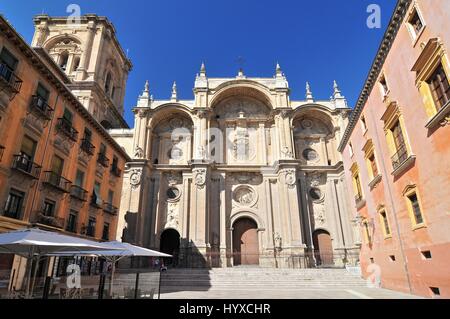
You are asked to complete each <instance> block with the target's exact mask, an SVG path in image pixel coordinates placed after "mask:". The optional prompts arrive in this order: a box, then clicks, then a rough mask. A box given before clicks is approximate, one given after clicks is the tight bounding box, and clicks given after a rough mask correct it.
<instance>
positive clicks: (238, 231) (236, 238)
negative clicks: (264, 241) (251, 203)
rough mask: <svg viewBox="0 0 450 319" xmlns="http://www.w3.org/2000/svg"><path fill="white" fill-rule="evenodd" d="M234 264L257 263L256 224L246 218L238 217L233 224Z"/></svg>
mask: <svg viewBox="0 0 450 319" xmlns="http://www.w3.org/2000/svg"><path fill="white" fill-rule="evenodd" d="M233 229H234V231H233V252H234V265H236V266H237V265H258V264H259V243H258V226H257V225H256V223H255V222H254V221H253V220H251V219H248V218H243V219H239V220H238V221H236V222H235V223H234V226H233Z"/></svg>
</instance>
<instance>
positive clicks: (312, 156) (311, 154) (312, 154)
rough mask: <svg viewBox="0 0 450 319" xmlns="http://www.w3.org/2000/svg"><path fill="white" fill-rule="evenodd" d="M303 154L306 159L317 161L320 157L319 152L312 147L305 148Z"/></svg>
mask: <svg viewBox="0 0 450 319" xmlns="http://www.w3.org/2000/svg"><path fill="white" fill-rule="evenodd" d="M302 155H303V158H304V159H306V160H307V161H315V160H317V158H318V157H319V155H318V154H317V152H316V151H315V150H313V149H312V148H307V149H305V150H304V151H303V153H302Z"/></svg>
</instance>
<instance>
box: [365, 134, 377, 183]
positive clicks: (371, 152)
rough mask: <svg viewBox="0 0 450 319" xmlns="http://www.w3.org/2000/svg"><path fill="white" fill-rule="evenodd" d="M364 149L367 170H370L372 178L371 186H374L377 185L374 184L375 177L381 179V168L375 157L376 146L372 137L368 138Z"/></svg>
mask: <svg viewBox="0 0 450 319" xmlns="http://www.w3.org/2000/svg"><path fill="white" fill-rule="evenodd" d="M363 151H364V158H365V160H366V165H367V170H368V172H369V178H370V180H371V183H369V186H370V187H371V188H373V187H374V186H375V185H372V184H373V183H375V181H374V180H375V179H378V180H379V170H378V165H377V161H376V158H375V147H374V145H373V142H372V139H369V140H367V142H366V144H365V145H364V147H363Z"/></svg>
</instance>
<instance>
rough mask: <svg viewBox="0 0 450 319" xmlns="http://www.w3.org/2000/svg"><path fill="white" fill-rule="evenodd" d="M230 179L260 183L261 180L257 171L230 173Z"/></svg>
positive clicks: (239, 181) (232, 180) (241, 182)
mask: <svg viewBox="0 0 450 319" xmlns="http://www.w3.org/2000/svg"><path fill="white" fill-rule="evenodd" d="M230 181H231V182H233V183H239V184H260V183H261V182H262V175H261V174H258V173H249V172H242V173H231V174H230Z"/></svg>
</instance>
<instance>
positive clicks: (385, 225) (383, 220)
mask: <svg viewBox="0 0 450 319" xmlns="http://www.w3.org/2000/svg"><path fill="white" fill-rule="evenodd" d="M377 213H378V217H379V220H380V226H381V229H382V231H383V235H384V239H389V238H392V228H391V223H390V221H389V217H388V213H387V210H386V207H384V206H382V205H380V206H379V208H378V210H377ZM383 214H384V216H383Z"/></svg>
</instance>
